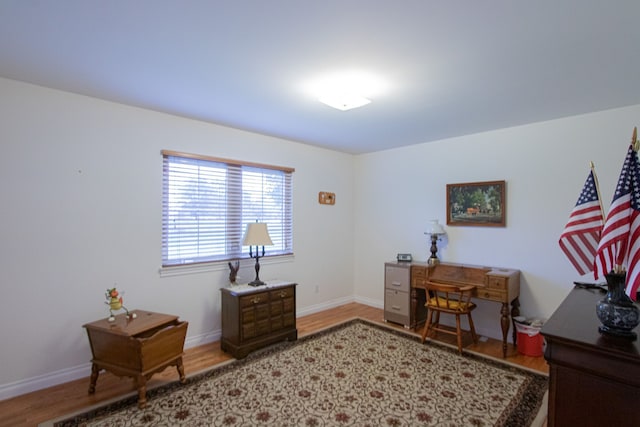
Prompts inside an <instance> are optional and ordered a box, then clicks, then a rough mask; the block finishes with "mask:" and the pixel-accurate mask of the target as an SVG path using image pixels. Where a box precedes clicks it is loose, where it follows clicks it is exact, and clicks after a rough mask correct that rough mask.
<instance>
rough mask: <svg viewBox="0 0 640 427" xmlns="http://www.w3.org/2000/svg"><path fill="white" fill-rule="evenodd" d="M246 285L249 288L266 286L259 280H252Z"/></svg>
mask: <svg viewBox="0 0 640 427" xmlns="http://www.w3.org/2000/svg"><path fill="white" fill-rule="evenodd" d="M248 285H249V286H264V285H266V283H265V282H263V281H262V280H260V279H256V280H254V281H253V282H251V283H248Z"/></svg>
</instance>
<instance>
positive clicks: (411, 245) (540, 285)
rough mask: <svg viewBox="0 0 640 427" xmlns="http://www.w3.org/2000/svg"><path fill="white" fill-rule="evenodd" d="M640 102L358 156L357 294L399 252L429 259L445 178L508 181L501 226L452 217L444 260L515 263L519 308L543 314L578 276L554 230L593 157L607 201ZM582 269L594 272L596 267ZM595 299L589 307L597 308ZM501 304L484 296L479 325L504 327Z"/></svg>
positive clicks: (370, 292)
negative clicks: (464, 223)
mask: <svg viewBox="0 0 640 427" xmlns="http://www.w3.org/2000/svg"><path fill="white" fill-rule="evenodd" d="M638 125H640V106H638V105H636V106H633V107H629V108H622V109H615V110H609V111H604V112H599V113H593V114H587V115H582V116H577V117H571V118H566V119H559V120H553V121H548V122H544V123H537V124H532V125H527V126H520V127H513V128H507V129H501V130H497V131H493V132H486V133H481V134H476V135H469V136H464V137H460V138H453V139H448V140H444V141H438V142H432V143H425V144H420V145H414V146H410V147H405V148H399V149H393V150H388V151H383V152H377V153H372V154H367V155H362V156H358V157H357V158H356V165H355V177H356V179H355V192H354V194H355V197H356V199H355V211H354V212H355V225H356V233H355V260H356V261H355V294H356V295H358V296H359V297H360V298H364V299H371V300H379V301H381V300H382V299H383V286H384V284H383V283H384V281H383V264H384V262H385V261H393V260H394V259H395V256H396V253H398V252H411V253H413V255H414V259H416V260H418V261H426V259H427V258H428V256H429V255H430V252H429V247H430V240H429V238H428V236H425V235H424V231H425V230H426V227H427V221H428V220H430V219H439V220H440V222H441V223H443V224H444V223H446V207H445V204H446V192H445V189H446V184H449V183H464V182H477V181H493V180H505V181H506V211H507V224H506V227H505V228H482V227H459V226H458V227H450V226H445V230H446V231H447V236H446V238H445V240H444V241H443V242H440V243H439V245H441V250H440V253H439V257H440V259H441V260H444V261H449V262H459V263H465V264H477V265H488V266H497V267H511V268H516V269H519V270H521V295H520V302H521V312H522V314H523V315H525V316H527V317H542V318H548V317H550V316H551V314H552V313H553V311H554V310H555V309H556V308H557V306H558V305H559V304H560V302H561V301H562V299H563V298H564V297H565V296H566V294H567V293H568V292H569V290H570V289H571V288H572V287H573V283H572V282H573V281H574V280H577V279H580V277H579V276H578V275H577V273H576V272H575V270H574V269H573V267H572V266H571V264H570V263H569V261H568V260H567V259H566V258H565V256H564V254H563V253H562V252H561V251H560V248H559V246H558V238H559V236H560V234H561V233H562V230H563V228H564V226H565V224H566V222H567V219H568V217H569V213H570V212H571V210H572V209H573V207H574V205H575V203H576V201H577V199H578V196H579V193H580V191H581V190H582V186H583V184H584V182H585V180H586V178H587V174H588V172H589V161H594V163H595V166H596V173H597V175H598V177H599V180H600V187H601V193H602V198H603V205H604V207H605V211H608V208H609V204H610V203H611V198H612V197H613V190H614V187H615V184H616V182H617V180H618V176H619V174H620V169H621V167H622V163H623V161H624V157H625V155H626V152H627V149H628V146H629V142H630V140H631V134H632V132H633V127H634V126H638ZM582 279H585V280H589V281H593V275H585V276H584V277H583V278H582ZM594 309H595V308H594ZM499 310H500V306H499V304H495V303H489V302H482V301H481V302H480V308H479V309H478V310H476V311H475V312H474V322H475V323H476V327H477V329H478V330H479V331H480V332H481V333H482V334H484V335H488V336H492V337H500V336H501V333H500V327H499V321H498V319H499Z"/></svg>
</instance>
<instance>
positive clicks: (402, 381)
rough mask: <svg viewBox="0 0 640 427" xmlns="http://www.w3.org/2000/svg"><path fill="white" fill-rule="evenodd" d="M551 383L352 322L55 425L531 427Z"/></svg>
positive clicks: (392, 331) (380, 327)
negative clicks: (144, 398) (144, 399)
mask: <svg viewBox="0 0 640 427" xmlns="http://www.w3.org/2000/svg"><path fill="white" fill-rule="evenodd" d="M547 386H548V379H547V377H546V376H544V375H539V374H536V373H533V372H530V371H526V370H522V369H518V368H516V367H513V366H508V365H505V364H502V363H499V362H497V361H493V360H489V359H485V358H482V357H478V356H474V355H469V354H466V353H465V354H464V355H462V356H460V355H458V353H457V352H456V351H455V350H453V349H450V348H448V347H445V346H441V345H439V344H437V343H434V342H433V341H430V342H429V343H428V344H421V343H420V341H419V338H418V337H416V336H415V335H411V334H408V333H406V332H404V331H400V330H396V329H391V328H387V327H385V326H383V325H377V324H374V323H370V322H368V321H365V320H361V319H355V320H352V321H349V322H347V323H344V324H341V325H338V326H335V327H332V328H329V329H327V330H325V331H322V332H319V333H316V334H313V335H310V336H307V337H304V338H301V339H299V340H298V341H295V342H288V343H282V344H277V345H274V346H271V347H269V348H267V349H264V350H262V351H257V352H254V353H252V354H250V355H249V356H248V357H247V358H245V359H243V360H238V361H233V362H232V363H228V364H226V365H224V366H222V367H218V368H214V369H212V370H210V371H207V372H204V373H201V374H197V375H195V376H193V377H191V378H189V379H188V381H187V384H184V385H182V384H180V383H178V382H175V383H171V384H167V385H165V386H162V387H159V388H157V389H155V390H150V391H149V392H148V406H147V408H145V409H138V407H137V403H136V396H133V397H131V398H127V399H124V400H122V401H119V402H116V403H113V404H109V405H107V406H104V407H101V408H98V409H94V410H91V411H89V412H86V413H83V414H80V415H75V416H73V417H69V418H67V419H64V420H62V421H58V422H55V423H53V425H55V426H60V427H62V426H160V425H162V426H261V425H271V426H385V425H386V426H517V427H523V426H529V425H531V422H532V421H533V420H534V418H535V416H536V414H537V413H538V409H539V408H540V405H541V402H542V400H543V395H544V394H545V391H546V390H547Z"/></svg>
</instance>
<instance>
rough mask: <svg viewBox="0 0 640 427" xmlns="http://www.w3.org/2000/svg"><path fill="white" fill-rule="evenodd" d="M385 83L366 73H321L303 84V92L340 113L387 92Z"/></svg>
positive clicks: (353, 71) (369, 101)
mask: <svg viewBox="0 0 640 427" xmlns="http://www.w3.org/2000/svg"><path fill="white" fill-rule="evenodd" d="M387 86H388V85H387V83H386V82H384V81H383V80H382V79H380V78H379V77H377V76H374V75H372V74H371V73H369V72H366V71H358V70H347V71H340V72H333V73H323V74H322V75H320V76H318V77H316V78H315V79H314V80H311V81H309V82H307V83H306V84H305V91H306V92H307V93H309V94H310V95H311V96H313V97H314V98H315V99H317V100H318V101H320V102H322V103H323V104H326V105H328V106H330V107H333V108H336V109H338V110H341V111H347V110H351V109H353V108H358V107H362V106H364V105H367V104H369V103H371V98H372V97H375V96H379V95H381V94H382V93H384V92H386V91H387Z"/></svg>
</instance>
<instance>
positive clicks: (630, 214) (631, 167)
mask: <svg viewBox="0 0 640 427" xmlns="http://www.w3.org/2000/svg"><path fill="white" fill-rule="evenodd" d="M639 237H640V164H639V163H638V153H637V152H636V151H635V150H634V149H633V144H631V145H630V146H629V150H628V151H627V156H626V157H625V160H624V164H623V165H622V171H621V172H620V178H619V179H618V185H617V186H616V191H615V193H614V195H613V201H612V202H611V207H610V208H609V214H608V215H607V220H606V221H605V224H604V229H603V230H602V236H601V237H600V244H599V245H598V251H597V256H596V259H595V262H594V270H593V273H594V277H595V278H596V279H597V278H598V274H599V273H600V272H602V273H603V274H605V273H608V272H609V271H611V270H612V269H613V267H614V265H615V266H623V267H624V266H626V269H627V286H626V293H627V295H629V297H631V299H633V300H635V299H636V293H637V291H638V287H639V286H640V271H639V269H640V266H639V265H638V261H639V260H640V238H639ZM608 251H610V252H612V253H613V254H615V259H614V261H613V263H612V264H614V265H609V262H603V261H602V259H601V258H606V254H607V252H608Z"/></svg>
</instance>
